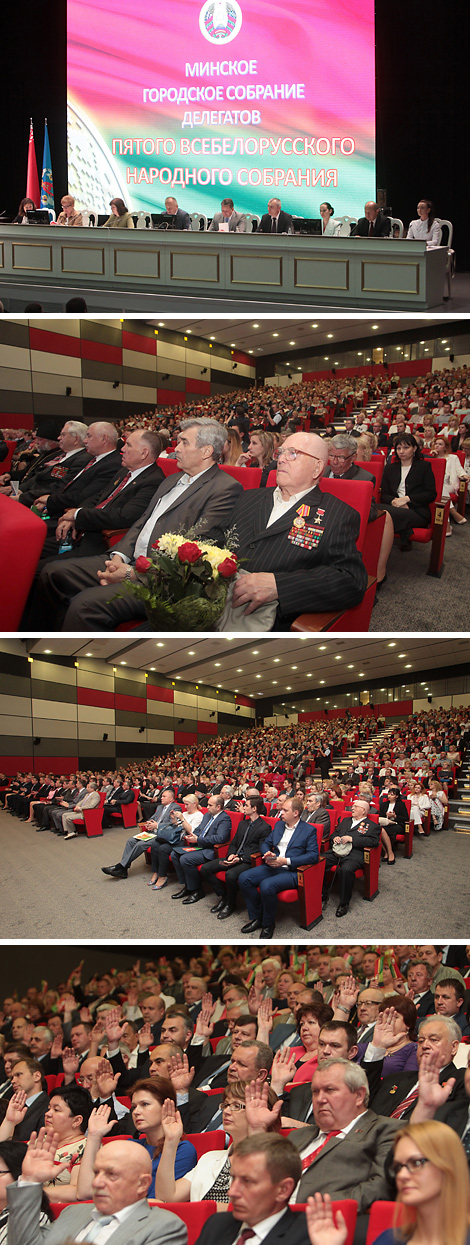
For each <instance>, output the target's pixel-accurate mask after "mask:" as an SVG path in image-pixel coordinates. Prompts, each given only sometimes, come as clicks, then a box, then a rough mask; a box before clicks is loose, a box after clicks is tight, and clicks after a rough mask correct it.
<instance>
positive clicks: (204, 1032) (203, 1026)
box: [196, 994, 214, 1038]
mask: <svg viewBox="0 0 470 1245" xmlns="http://www.w3.org/2000/svg"><path fill="white" fill-rule="evenodd" d="M207 997H209V998H210V1004H208V1003H207V1002H205V1000H206V999H207ZM213 1013H214V1004H213V1000H212V995H211V994H209V996H207V994H204V995H203V997H202V1005H201V1010H200V1012H199V1016H198V1018H197V1020H196V1033H197V1035H198V1037H204V1038H210V1037H212V1034H213V1032H214V1026H213V1024H212V1023H211V1016H212V1015H213Z"/></svg>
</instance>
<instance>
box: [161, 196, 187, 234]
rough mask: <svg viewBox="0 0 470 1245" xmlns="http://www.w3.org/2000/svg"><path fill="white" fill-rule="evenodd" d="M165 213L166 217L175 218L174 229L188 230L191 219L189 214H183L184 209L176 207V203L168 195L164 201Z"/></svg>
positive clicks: (172, 197)
mask: <svg viewBox="0 0 470 1245" xmlns="http://www.w3.org/2000/svg"><path fill="white" fill-rule="evenodd" d="M165 212H166V214H167V216H175V217H176V224H175V229H190V228H191V217H190V215H189V212H185V211H184V208H180V207H178V202H177V200H176V199H175V198H174V196H173V195H168V196H167V198H166V199H165Z"/></svg>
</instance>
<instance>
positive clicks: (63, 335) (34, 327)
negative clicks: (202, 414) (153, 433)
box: [0, 316, 255, 428]
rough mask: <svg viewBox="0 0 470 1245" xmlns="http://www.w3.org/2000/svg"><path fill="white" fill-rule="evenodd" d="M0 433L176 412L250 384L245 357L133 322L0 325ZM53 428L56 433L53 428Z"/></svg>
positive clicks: (251, 373) (0, 322)
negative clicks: (42, 423) (43, 423)
mask: <svg viewBox="0 0 470 1245" xmlns="http://www.w3.org/2000/svg"><path fill="white" fill-rule="evenodd" d="M0 367H1V379H0V426H1V425H2V424H3V426H4V427H28V428H32V427H33V423H34V421H36V422H37V421H38V420H40V419H44V418H47V419H51V418H52V419H53V420H55V419H56V420H57V422H58V425H59V421H60V424H61V423H62V422H63V421H64V420H65V419H79V420H82V419H84V420H85V421H88V422H90V421H92V420H97V419H109V420H123V419H128V418H130V417H132V416H134V415H138V414H140V413H141V412H143V411H148V410H149V409H150V410H152V409H153V408H154V407H155V406H157V405H158V406H163V407H167V406H175V407H177V408H183V409H184V407H185V406H188V405H189V404H193V403H194V402H196V403H197V401H198V398H200V397H203V398H207V397H211V396H214V395H218V394H220V395H224V394H227V393H230V392H231V391H232V390H234V389H237V390H239V391H240V395H241V397H243V396H244V393H245V391H246V390H247V389H249V388H250V387H251V386H252V385H253V383H254V378H255V368H254V366H253V365H252V363H251V360H250V357H249V355H247V354H245V353H244V352H243V351H240V350H232V349H230V348H229V347H226V346H223V345H221V344H220V343H217V342H208V341H207V339H205V338H200V337H196V336H195V335H194V336H193V335H188V334H183V333H177V332H175V331H174V330H172V329H169V328H162V327H158V328H154V327H152V326H151V325H149V324H146V323H144V322H143V321H141V320H128V319H123V320H117V319H110V320H93V319H92V318H91V317H88V316H82V317H81V318H80V319H74V318H71V317H68V316H64V317H63V318H62V319H61V320H41V321H38V320H37V319H36V320H28V319H15V320H6V319H5V318H4V317H1V319H0ZM59 426H60V425H59Z"/></svg>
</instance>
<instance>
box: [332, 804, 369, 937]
mask: <svg viewBox="0 0 470 1245" xmlns="http://www.w3.org/2000/svg"><path fill="white" fill-rule="evenodd" d="M369 809H370V804H369V801H368V800H364V799H359V800H354V803H353V804H352V807H351V816H350V817H343V819H342V821H340V822H339V825H337V827H336V830H335V834H334V838H333V844H337V845H338V846H341V845H342V844H343V845H344V844H346V843H351V845H352V846H351V850H350V852H349V855H343V856H341V855H340V854H336V853H335V852H334V851H333V848H331V849H330V850H329V851H327V853H326V856H325V861H326V864H325V877H324V882H323V907H326V904H327V903H328V899H329V896H330V889H331V886H332V882H333V874H332V869H333V867H334V866H336V868H337V869H338V868H339V872H340V878H341V891H340V902H339V906H338V907H337V909H336V916H346V913H347V911H348V908H349V902H350V899H351V895H352V890H353V886H354V874H355V871H356V869H360V868H361V867H362V865H363V864H364V849H365V848H366V847H377V846H378V844H379V843H380V826H379V825H378V823H377V822H375V821H370V819H369Z"/></svg>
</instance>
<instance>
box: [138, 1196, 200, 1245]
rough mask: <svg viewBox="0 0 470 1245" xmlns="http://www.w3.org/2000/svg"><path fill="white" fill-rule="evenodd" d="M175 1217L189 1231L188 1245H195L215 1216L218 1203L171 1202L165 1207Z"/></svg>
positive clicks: (154, 1204)
mask: <svg viewBox="0 0 470 1245" xmlns="http://www.w3.org/2000/svg"><path fill="white" fill-rule="evenodd" d="M149 1205H150V1206H161V1205H162V1203H161V1202H160V1203H159V1202H149ZM165 1210H170V1211H171V1212H172V1214H173V1215H178V1218H179V1219H182V1220H183V1223H185V1224H186V1227H187V1229H188V1245H195V1242H196V1241H197V1239H198V1237H199V1236H200V1235H201V1232H202V1229H203V1227H204V1224H205V1223H207V1220H208V1219H210V1218H211V1216H212V1215H214V1214H215V1212H216V1210H217V1202H213V1201H207V1202H170V1203H168V1204H167V1205H165Z"/></svg>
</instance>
